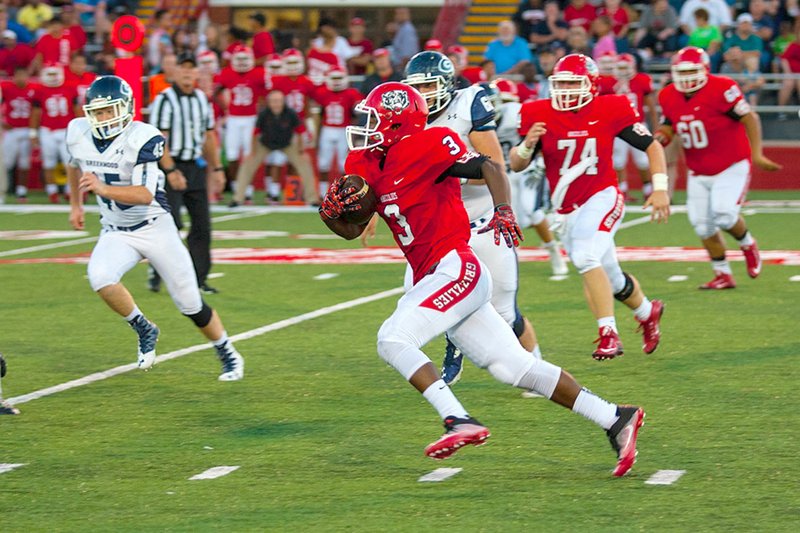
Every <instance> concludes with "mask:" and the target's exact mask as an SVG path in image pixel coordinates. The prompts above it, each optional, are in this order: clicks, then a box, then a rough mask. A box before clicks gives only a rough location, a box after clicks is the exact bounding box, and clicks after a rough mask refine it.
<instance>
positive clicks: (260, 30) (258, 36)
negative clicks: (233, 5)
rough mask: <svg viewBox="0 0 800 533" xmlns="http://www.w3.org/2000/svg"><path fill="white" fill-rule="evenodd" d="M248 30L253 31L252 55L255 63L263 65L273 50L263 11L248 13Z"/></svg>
mask: <svg viewBox="0 0 800 533" xmlns="http://www.w3.org/2000/svg"><path fill="white" fill-rule="evenodd" d="M250 31H251V32H252V33H253V55H254V56H255V58H256V65H264V62H265V61H266V60H267V56H268V55H270V54H272V53H274V52H275V42H274V41H273V40H272V34H271V33H270V32H269V31H268V30H267V17H265V16H264V13H253V14H252V15H250Z"/></svg>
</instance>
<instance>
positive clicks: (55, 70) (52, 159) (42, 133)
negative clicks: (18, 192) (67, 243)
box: [30, 63, 78, 204]
mask: <svg viewBox="0 0 800 533" xmlns="http://www.w3.org/2000/svg"><path fill="white" fill-rule="evenodd" d="M39 77H40V80H41V86H39V87H37V88H36V90H35V92H34V97H33V112H32V113H31V120H30V127H31V129H32V130H39V137H38V139H37V138H35V137H34V138H33V139H32V141H33V143H34V144H35V143H36V142H39V144H40V146H41V149H42V168H43V169H44V181H45V192H46V193H47V196H48V197H49V198H50V202H52V203H54V204H57V203H58V201H59V199H58V185H56V183H55V180H54V178H53V169H54V168H55V167H56V164H57V163H58V161H61V162H62V163H63V164H64V165H66V164H67V163H69V161H70V157H69V152H68V151H67V137H66V136H67V126H68V125H69V122H70V120H72V119H73V118H75V117H76V116H77V114H78V109H77V102H78V90H77V89H76V88H75V86H74V85H68V84H67V83H65V81H64V66H63V65H61V64H60V63H45V65H44V68H42V72H41V74H40V76H39ZM64 195H65V196H68V195H69V185H66V186H65V190H64Z"/></svg>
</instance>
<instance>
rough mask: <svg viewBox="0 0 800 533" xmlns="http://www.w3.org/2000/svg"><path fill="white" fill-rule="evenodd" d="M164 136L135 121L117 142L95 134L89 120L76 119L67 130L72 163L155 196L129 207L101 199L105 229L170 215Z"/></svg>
mask: <svg viewBox="0 0 800 533" xmlns="http://www.w3.org/2000/svg"><path fill="white" fill-rule="evenodd" d="M164 142H165V140H164V137H163V136H162V135H161V132H160V131H159V130H158V129H156V128H155V127H153V126H151V125H150V124H145V123H143V122H136V121H134V122H133V123H132V124H131V125H130V126H128V127H127V128H126V129H125V131H123V132H122V133H120V134H119V135H117V136H116V137H114V138H113V139H110V140H106V141H101V140H99V139H95V137H94V136H93V135H92V129H91V127H90V126H89V121H88V120H86V119H85V118H76V119H74V120H73V121H72V122H70V123H69V126H68V127H67V149H68V150H69V154H70V164H71V165H72V166H73V167H77V168H79V169H80V171H81V173H83V172H92V173H94V174H96V175H97V177H98V178H100V179H101V180H103V181H104V182H105V183H107V184H108V185H111V186H113V187H123V186H131V185H134V186H136V185H142V186H145V187H147V189H148V190H149V191H150V192H151V193H153V201H152V202H150V204H149V205H126V204H121V203H119V202H115V201H114V200H108V199H106V198H103V197H101V196H97V204H98V205H99V206H100V222H101V223H102V224H103V225H105V226H108V225H110V226H118V227H130V226H135V225H136V224H139V223H141V222H145V221H147V220H151V219H153V218H155V217H157V216H159V215H163V214H166V213H169V204H168V203H167V196H166V194H165V192H164V174H163V173H162V172H161V170H160V169H159V168H158V160H159V159H161V156H162V155H163V154H164Z"/></svg>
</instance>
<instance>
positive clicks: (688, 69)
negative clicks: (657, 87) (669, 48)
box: [670, 46, 711, 93]
mask: <svg viewBox="0 0 800 533" xmlns="http://www.w3.org/2000/svg"><path fill="white" fill-rule="evenodd" d="M710 68H711V61H709V59H708V54H707V53H706V51H705V50H703V49H702V48H697V47H696V46H687V47H686V48H681V50H680V51H679V52H678V53H677V54H675V55H674V56H672V66H671V69H670V70H671V71H672V81H673V82H674V83H675V88H676V89H677V90H678V91H680V92H682V93H692V92H694V91H697V90H698V89H700V88H701V87H703V86H704V85H705V84H706V83H707V82H708V72H709V70H710Z"/></svg>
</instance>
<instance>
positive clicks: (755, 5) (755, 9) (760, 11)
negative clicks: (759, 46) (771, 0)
mask: <svg viewBox="0 0 800 533" xmlns="http://www.w3.org/2000/svg"><path fill="white" fill-rule="evenodd" d="M748 11H749V12H750V14H751V15H752V16H753V30H754V31H755V33H756V35H758V36H759V37H761V39H762V40H763V41H764V43H765V44H767V43H769V42H770V41H772V38H773V37H774V36H775V34H776V33H777V32H778V19H777V17H775V16H773V15H770V14H769V13H768V12H767V2H765V0H750V5H749V6H748Z"/></svg>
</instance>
